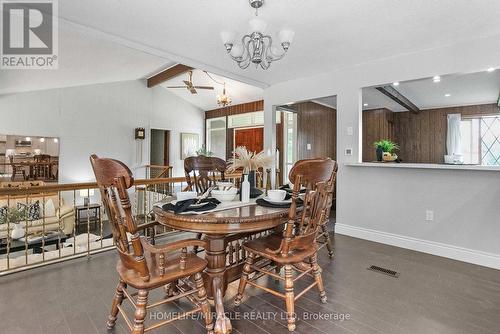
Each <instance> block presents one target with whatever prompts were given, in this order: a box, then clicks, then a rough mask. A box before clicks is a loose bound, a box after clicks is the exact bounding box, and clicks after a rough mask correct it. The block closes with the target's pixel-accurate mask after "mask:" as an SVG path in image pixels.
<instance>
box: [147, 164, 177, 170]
mask: <svg viewBox="0 0 500 334" xmlns="http://www.w3.org/2000/svg"><path fill="white" fill-rule="evenodd" d="M142 167H145V168H168V169H172V168H174V167H172V166H164V165H144V166H142Z"/></svg>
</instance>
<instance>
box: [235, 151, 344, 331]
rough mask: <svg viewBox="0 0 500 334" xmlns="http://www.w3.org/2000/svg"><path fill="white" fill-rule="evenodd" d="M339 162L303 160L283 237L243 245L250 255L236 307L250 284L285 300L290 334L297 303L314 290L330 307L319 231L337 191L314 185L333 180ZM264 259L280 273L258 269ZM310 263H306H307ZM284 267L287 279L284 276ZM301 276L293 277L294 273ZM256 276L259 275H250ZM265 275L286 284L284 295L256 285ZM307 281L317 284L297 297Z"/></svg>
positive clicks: (292, 175)
mask: <svg viewBox="0 0 500 334" xmlns="http://www.w3.org/2000/svg"><path fill="white" fill-rule="evenodd" d="M334 167H335V162H334V161H332V160H330V159H324V160H322V161H318V160H317V159H315V160H302V161H299V162H297V163H296V164H295V165H294V167H293V168H292V170H291V171H290V179H291V180H293V185H294V186H293V191H292V204H291V207H290V210H289V215H288V221H287V223H286V224H285V228H284V231H283V234H282V235H279V234H271V235H268V236H266V237H264V238H259V239H254V240H251V241H249V242H246V243H244V244H243V248H244V249H245V251H246V252H247V253H248V255H247V258H246V262H245V265H244V267H243V273H242V276H241V279H240V285H239V288H238V293H237V295H236V297H235V300H234V304H235V305H236V306H238V305H240V303H241V301H242V298H243V293H244V291H245V287H246V286H247V284H250V285H252V286H254V287H257V288H260V289H262V290H264V291H266V292H269V293H272V294H273V295H275V296H277V297H280V298H282V299H284V300H285V305H286V312H287V323H288V330H289V331H294V330H295V314H294V312H295V300H297V299H298V298H300V297H301V296H303V295H304V294H305V293H306V292H307V291H309V290H310V289H311V288H313V287H315V286H316V287H317V288H318V290H319V294H320V299H321V302H323V303H326V293H325V289H324V286H323V280H322V278H321V268H320V267H319V265H318V262H317V242H316V239H317V235H318V229H319V228H320V226H321V224H322V222H323V221H324V220H325V216H326V214H327V210H328V205H327V202H328V199H329V198H330V194H331V192H332V191H333V182H331V181H328V182H319V183H315V184H313V182H314V180H316V179H326V180H332V179H333V177H332V175H333V174H334ZM303 186H304V187H306V188H307V191H306V194H305V197H304V200H303V205H302V207H301V208H299V207H298V204H297V200H298V197H299V192H300V189H301V187H303ZM257 257H259V258H264V259H267V260H270V261H271V262H272V263H274V264H275V269H277V270H276V273H274V272H272V269H273V268H262V267H260V266H257V265H254V261H255V259H256V258H257ZM306 260H307V261H308V263H306V262H305V261H306ZM282 267H284V277H282V276H281V275H280V273H281V270H280V269H281V268H282ZM294 270H296V271H297V272H299V275H297V276H296V277H293V271H294ZM253 272H255V275H253V276H252V277H250V275H251V274H252V273H253ZM263 275H269V276H271V277H274V278H275V279H277V280H282V281H284V290H285V291H284V293H283V292H280V291H276V290H273V289H270V288H268V287H265V286H262V285H260V284H257V283H256V280H257V279H258V278H260V277H262V276H263ZM303 277H312V278H314V282H313V283H311V284H310V285H309V286H307V287H306V288H305V289H303V290H302V291H301V292H299V293H298V294H295V291H294V283H295V281H296V280H298V279H300V278H303Z"/></svg>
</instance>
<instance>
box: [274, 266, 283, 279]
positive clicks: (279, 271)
mask: <svg viewBox="0 0 500 334" xmlns="http://www.w3.org/2000/svg"><path fill="white" fill-rule="evenodd" d="M282 267H283V266H281V265H279V264H276V268H275V269H274V272H275V273H276V275H279V274H280V273H281V268H282ZM274 281H275V282H276V283H279V281H280V280H279V279H277V278H275V279H274Z"/></svg>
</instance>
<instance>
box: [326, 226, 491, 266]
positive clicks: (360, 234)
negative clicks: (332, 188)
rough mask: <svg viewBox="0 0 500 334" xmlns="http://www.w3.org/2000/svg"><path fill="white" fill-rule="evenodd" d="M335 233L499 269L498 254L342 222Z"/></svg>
mask: <svg viewBox="0 0 500 334" xmlns="http://www.w3.org/2000/svg"><path fill="white" fill-rule="evenodd" d="M335 233H338V234H342V235H347V236H350V237H355V238H359V239H365V240H370V241H375V242H379V243H382V244H386V245H391V246H397V247H401V248H406V249H411V250H414V251H418V252H422V253H427V254H432V255H437V256H442V257H446V258H449V259H453V260H458V261H462V262H467V263H472V264H477V265H480V266H485V267H489V268H493V269H500V254H494V253H488V252H482V251H478V250H473V249H468V248H463V247H457V246H453V245H448V244H443V243H439V242H434V241H428V240H422V239H416V238H412V237H407V236H402V235H397V234H392V233H387V232H382V231H377V230H372V229H367V228H362V227H356V226H350V225H344V224H335Z"/></svg>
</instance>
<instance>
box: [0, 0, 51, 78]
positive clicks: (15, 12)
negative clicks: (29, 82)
mask: <svg viewBox="0 0 500 334" xmlns="http://www.w3.org/2000/svg"><path fill="white" fill-rule="evenodd" d="M1 9H2V24H1V26H2V33H1V36H2V54H1V62H0V68H1V69H56V68H57V66H58V62H57V3H56V2H55V1H47V0H44V1H38V0H31V1H29V2H28V1H5V0H4V1H1Z"/></svg>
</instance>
